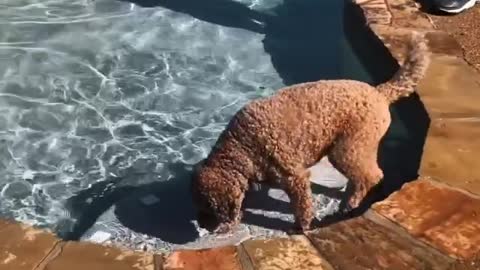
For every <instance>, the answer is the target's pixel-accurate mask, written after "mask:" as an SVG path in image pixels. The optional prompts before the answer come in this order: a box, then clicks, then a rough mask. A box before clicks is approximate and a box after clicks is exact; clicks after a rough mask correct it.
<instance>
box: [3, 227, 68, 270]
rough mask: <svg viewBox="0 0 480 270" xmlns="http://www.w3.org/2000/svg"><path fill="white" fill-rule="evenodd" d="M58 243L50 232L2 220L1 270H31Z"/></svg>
mask: <svg viewBox="0 0 480 270" xmlns="http://www.w3.org/2000/svg"><path fill="white" fill-rule="evenodd" d="M57 242H59V240H58V239H57V238H55V236H53V235H52V234H50V233H48V232H44V231H40V230H36V229H34V228H30V227H28V226H25V225H20V224H18V223H13V222H8V221H4V220H0V270H31V269H33V268H34V267H35V266H37V265H38V264H39V263H40V262H41V261H42V260H43V259H44V258H45V257H46V256H47V255H48V253H49V252H50V251H51V250H52V249H53V247H54V246H55V244H56V243H57Z"/></svg>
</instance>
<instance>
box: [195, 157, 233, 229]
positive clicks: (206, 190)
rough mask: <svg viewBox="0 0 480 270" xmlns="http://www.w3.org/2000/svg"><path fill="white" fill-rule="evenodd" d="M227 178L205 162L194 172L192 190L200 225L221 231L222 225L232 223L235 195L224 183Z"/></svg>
mask: <svg viewBox="0 0 480 270" xmlns="http://www.w3.org/2000/svg"><path fill="white" fill-rule="evenodd" d="M225 180H226V179H225V176H224V175H222V173H221V172H220V170H218V169H215V168H209V167H208V166H204V165H203V164H199V165H198V166H197V167H196V168H195V170H194V173H193V177H192V185H191V192H192V199H193V203H194V205H195V207H196V209H197V221H198V225H199V226H200V227H202V228H204V229H207V230H208V231H210V232H219V229H220V227H221V225H225V224H230V223H232V221H233V220H235V218H236V217H235V214H234V209H235V207H236V201H235V197H234V196H233V195H234V194H229V193H230V192H229V191H230V190H231V188H230V187H228V186H226V185H225V184H224V183H225V182H226V181H225ZM227 182H228V181H227ZM220 230H221V229H220Z"/></svg>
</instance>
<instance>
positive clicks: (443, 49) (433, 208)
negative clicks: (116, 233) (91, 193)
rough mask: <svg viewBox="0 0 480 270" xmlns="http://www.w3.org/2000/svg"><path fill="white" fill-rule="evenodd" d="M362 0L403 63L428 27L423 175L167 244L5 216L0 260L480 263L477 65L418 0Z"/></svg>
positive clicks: (5, 265)
mask: <svg viewBox="0 0 480 270" xmlns="http://www.w3.org/2000/svg"><path fill="white" fill-rule="evenodd" d="M357 4H358V5H359V7H361V9H360V11H361V12H363V13H364V14H365V17H366V23H368V25H369V26H370V29H371V30H372V31H373V33H375V35H376V36H378V38H379V40H380V41H382V43H383V44H384V45H385V47H386V48H388V51H389V52H390V53H391V55H393V56H394V58H395V59H396V60H397V61H398V62H399V63H400V64H401V63H402V61H403V59H404V56H405V53H406V45H407V44H408V39H409V36H410V34H411V33H412V31H420V32H424V33H426V38H427V39H428V41H429V44H430V47H431V50H432V52H433V55H432V62H431V64H430V67H429V69H428V71H427V74H426V76H425V78H424V79H423V80H422V81H421V83H420V85H419V87H418V89H417V93H418V97H419V99H420V101H421V102H422V104H423V106H424V107H425V110H426V112H427V113H428V118H429V124H428V127H427V130H426V139H425V140H424V143H423V144H422V146H423V147H422V148H423V149H422V150H423V151H422V155H421V159H420V162H419V166H418V167H419V168H418V170H419V172H418V173H419V175H420V176H418V177H417V179H416V180H414V181H410V182H409V183H406V184H403V186H402V187H401V189H400V190H398V191H395V192H394V193H392V194H391V195H390V196H388V198H386V199H385V200H383V201H380V202H377V203H375V204H373V206H372V207H371V208H370V209H369V210H368V211H366V212H365V213H364V214H363V215H362V216H359V217H356V218H353V219H349V220H347V221H342V222H338V223H335V224H333V225H330V226H327V227H324V228H321V229H318V230H315V231H312V232H310V233H307V234H306V235H296V236H291V237H288V238H279V239H269V240H248V241H245V242H243V243H242V244H240V245H238V246H225V247H221V248H215V249H207V250H178V251H175V252H173V253H169V254H155V253H150V252H136V251H129V250H121V249H117V248H114V247H108V246H102V245H97V244H93V243H86V242H69V241H62V240H60V239H58V238H57V237H56V236H54V235H53V234H51V233H49V232H47V231H41V230H37V229H35V228H31V227H28V226H25V225H21V224H18V223H15V222H9V221H0V270H4V269H5V270H24V269H25V270H26V269H28V270H30V269H35V270H60V269H62V270H63V269H70V270H76V269H89V270H97V269H98V270H100V269H101V270H109V269H115V270H124V269H125V270H130V269H131V270H160V269H226V270H227V269H245V270H246V269H345V270H356V269H399V270H402V269H445V270H447V269H472V270H473V269H480V210H479V209H480V166H478V156H477V153H478V152H480V140H478V138H480V121H479V118H478V117H479V116H480V107H479V106H478V104H480V74H478V72H477V71H475V70H474V68H473V67H471V66H470V65H468V64H467V63H466V62H465V60H464V59H463V51H462V48H461V47H460V46H459V45H458V43H457V42H456V41H455V40H454V39H453V38H451V37H450V36H448V35H447V34H446V33H444V32H441V31H437V30H435V27H434V26H433V25H432V23H431V22H430V20H429V18H428V17H427V16H426V15H424V14H423V13H421V12H420V11H419V8H418V6H417V4H416V3H415V2H414V1H413V0H358V1H357ZM367 60H368V59H367ZM372 61H373V59H372ZM412 158H414V157H412Z"/></svg>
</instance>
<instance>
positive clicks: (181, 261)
mask: <svg viewBox="0 0 480 270" xmlns="http://www.w3.org/2000/svg"><path fill="white" fill-rule="evenodd" d="M163 269H164V270H209V269H212V270H215V269H221V270H241V269H242V267H241V264H240V259H239V255H238V252H237V248H236V247H234V246H227V247H222V248H214V249H205V250H179V251H175V252H173V253H172V254H170V255H169V256H167V258H166V259H165V263H164V265H163Z"/></svg>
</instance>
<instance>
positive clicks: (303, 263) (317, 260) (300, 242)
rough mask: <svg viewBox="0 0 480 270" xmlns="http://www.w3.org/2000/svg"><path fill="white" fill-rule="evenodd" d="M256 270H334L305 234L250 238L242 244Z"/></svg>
mask: <svg viewBox="0 0 480 270" xmlns="http://www.w3.org/2000/svg"><path fill="white" fill-rule="evenodd" d="M242 246H243V247H244V248H245V250H246V252H247V254H248V256H249V257H250V259H251V261H252V263H253V266H254V268H255V269H256V270H270V269H272V270H273V269H275V270H284V269H285V270H286V269H311V270H332V269H333V268H331V266H330V265H329V264H328V262H327V261H326V260H325V259H323V258H322V257H320V255H319V254H318V252H317V251H316V250H315V248H314V247H313V246H312V245H311V244H310V242H309V241H308V239H306V238H305V237H303V236H295V237H292V238H279V239H271V240H250V241H246V242H244V243H243V244H242Z"/></svg>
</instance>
